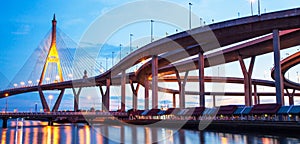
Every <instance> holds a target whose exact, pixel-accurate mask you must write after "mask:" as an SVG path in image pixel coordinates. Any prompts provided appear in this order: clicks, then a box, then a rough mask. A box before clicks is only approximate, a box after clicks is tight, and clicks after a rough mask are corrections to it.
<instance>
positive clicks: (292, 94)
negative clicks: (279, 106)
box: [285, 89, 296, 106]
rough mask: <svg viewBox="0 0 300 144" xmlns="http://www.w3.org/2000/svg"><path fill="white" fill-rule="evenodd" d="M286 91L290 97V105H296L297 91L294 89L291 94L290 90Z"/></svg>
mask: <svg viewBox="0 0 300 144" xmlns="http://www.w3.org/2000/svg"><path fill="white" fill-rule="evenodd" d="M285 90H286V93H287V94H288V97H289V105H290V106H291V105H294V95H295V91H296V90H295V89H293V92H292V93H290V92H289V90H288V89H285Z"/></svg>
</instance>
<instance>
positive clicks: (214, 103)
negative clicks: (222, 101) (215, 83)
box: [212, 95, 216, 107]
mask: <svg viewBox="0 0 300 144" xmlns="http://www.w3.org/2000/svg"><path fill="white" fill-rule="evenodd" d="M212 101H213V107H216V96H215V95H213V96H212Z"/></svg>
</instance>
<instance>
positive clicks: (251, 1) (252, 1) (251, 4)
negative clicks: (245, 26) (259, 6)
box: [250, 0, 255, 16]
mask: <svg viewBox="0 0 300 144" xmlns="http://www.w3.org/2000/svg"><path fill="white" fill-rule="evenodd" d="M254 1H255V0H250V6H251V15H252V16H253V3H254Z"/></svg>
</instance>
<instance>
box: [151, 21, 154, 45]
mask: <svg viewBox="0 0 300 144" xmlns="http://www.w3.org/2000/svg"><path fill="white" fill-rule="evenodd" d="M153 22H154V20H150V23H151V41H150V42H153Z"/></svg>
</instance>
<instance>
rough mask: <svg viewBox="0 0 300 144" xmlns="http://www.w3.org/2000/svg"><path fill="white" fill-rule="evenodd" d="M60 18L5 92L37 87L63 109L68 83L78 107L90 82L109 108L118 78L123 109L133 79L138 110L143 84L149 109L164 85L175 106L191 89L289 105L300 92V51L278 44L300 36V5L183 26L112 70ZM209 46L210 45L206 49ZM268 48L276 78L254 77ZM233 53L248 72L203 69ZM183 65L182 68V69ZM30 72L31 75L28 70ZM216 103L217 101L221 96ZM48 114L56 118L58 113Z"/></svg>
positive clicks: (287, 43) (230, 58)
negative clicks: (296, 75) (299, 76)
mask: <svg viewBox="0 0 300 144" xmlns="http://www.w3.org/2000/svg"><path fill="white" fill-rule="evenodd" d="M56 24H57V21H56V18H55V15H54V17H53V20H52V29H51V31H50V32H49V34H48V35H47V36H46V38H45V39H44V41H43V42H42V43H41V44H40V46H39V47H38V48H37V50H36V51H35V52H34V53H33V54H32V55H31V56H30V59H29V60H28V61H27V62H26V64H25V65H24V67H23V68H22V70H21V71H20V73H19V74H17V76H16V78H15V79H14V80H12V81H11V83H10V86H9V88H8V89H5V90H2V91H0V98H5V97H11V96H15V95H18V94H22V93H28V92H38V94H39V97H40V100H41V103H42V106H43V110H44V112H57V111H58V109H59V106H60V104H61V100H62V97H63V96H64V92H65V90H66V89H72V92H73V95H74V112H77V111H78V110H79V101H80V100H79V95H80V93H81V90H82V89H84V88H86V87H99V90H100V93H101V97H102V99H101V102H102V111H103V112H109V111H110V87H111V86H112V85H118V86H121V93H120V95H121V102H120V103H121V108H120V111H121V112H125V107H126V105H125V100H126V88H125V86H126V84H129V85H130V87H131V90H132V93H133V103H132V109H133V110H137V101H138V91H139V88H140V87H141V86H143V87H144V89H145V91H144V99H145V101H144V105H145V106H144V107H145V109H150V108H152V109H157V108H158V92H159V91H161V92H166V93H171V94H173V107H174V108H175V107H176V98H177V95H178V98H179V108H181V109H183V108H185V107H186V106H185V95H187V94H189V95H197V96H199V106H200V107H205V96H207V95H210V96H213V97H215V96H220V95H223V96H244V100H245V105H246V106H253V105H258V104H260V97H261V96H275V97H276V104H278V105H280V106H282V105H284V96H288V98H289V104H290V105H294V99H293V98H294V96H300V93H296V90H300V87H299V86H300V85H299V84H298V83H295V82H291V81H290V80H288V78H285V77H284V76H283V74H284V73H285V72H286V71H287V70H288V69H289V68H291V67H292V66H294V65H296V64H298V63H299V58H298V57H299V56H300V53H299V52H297V53H295V54H293V55H291V56H289V57H287V58H286V59H284V60H282V61H281V60H280V50H283V49H288V48H291V47H294V46H298V45H299V44H300V41H299V37H300V9H299V8H297V9H291V10H285V11H279V12H273V13H267V14H262V15H258V16H251V17H245V18H239V19H234V20H229V21H224V22H220V23H214V24H211V25H209V26H201V27H198V28H194V29H191V30H188V31H183V32H180V33H177V34H174V35H171V36H168V37H166V38H162V39H160V40H157V41H154V42H152V43H149V44H147V45H145V46H143V47H141V48H139V49H137V50H135V51H133V52H132V53H130V54H129V55H128V56H126V57H125V58H123V59H121V60H120V61H119V62H118V63H117V64H115V65H114V66H112V67H111V68H110V69H108V70H106V71H104V68H103V66H102V64H101V63H99V62H98V61H97V59H96V58H95V57H94V56H93V55H94V54H91V53H88V52H86V51H85V50H84V49H79V50H78V49H77V50H76V49H75V48H76V44H75V43H74V42H73V41H72V40H71V39H70V38H69V37H68V36H66V35H65V34H64V33H63V32H61V31H60V30H58V29H57V28H56ZM208 27H209V29H208ZM210 32H212V33H213V34H214V36H213V37H214V39H217V40H218V44H216V43H215V41H214V40H213V38H212V36H210V35H209V33H210ZM226 46H227V48H226V49H222V50H219V48H220V47H226ZM75 50H76V51H75ZM211 51H212V52H211ZM75 52H80V56H77V55H76V56H77V57H75ZM207 52H210V53H208V54H207ZM267 53H273V54H274V60H273V61H274V68H273V70H272V73H271V75H272V78H273V79H274V81H271V80H262V79H253V78H252V73H253V67H254V65H255V61H256V57H258V56H260V55H263V54H267ZM247 58H250V64H249V68H247V67H246V64H245V62H244V59H247ZM234 61H238V62H239V64H240V67H241V70H242V73H243V76H244V77H243V78H237V77H217V76H205V73H204V69H205V68H208V67H212V66H217V65H221V64H224V63H230V62H234ZM137 64H141V66H140V67H139V68H138V69H137V71H135V72H130V73H126V70H128V69H130V68H131V67H134V66H136V65H137ZM91 67H92V68H93V70H92V71H95V72H96V73H95V74H94V75H92V73H91V75H88V73H87V70H86V69H88V68H91ZM193 70H198V76H189V71H193ZM23 72H24V73H23ZM26 72H27V73H26ZM182 73H183V74H184V76H181V75H180V74H182ZM26 76H28V77H27V78H24V77H26ZM20 77H22V79H23V80H24V79H27V83H28V84H29V85H27V86H25V83H26V81H21V82H20V81H19V80H20ZM127 78H128V79H127ZM162 81H163V82H176V83H178V89H171V88H167V87H160V86H158V83H159V82H162ZM187 82H197V83H199V89H198V90H196V91H189V90H186V88H185V85H186V83H187ZM209 82H213V83H237V84H243V85H244V92H230V91H228V92H227V91H226V92H217V91H212V92H208V91H205V83H209ZM258 85H260V86H268V87H275V89H276V91H273V92H257V86H258ZM46 90H59V91H60V94H59V96H58V98H57V100H56V102H55V104H54V106H53V108H52V109H51V110H50V107H49V105H48V103H47V101H46V99H45V95H44V91H46ZM150 90H151V92H152V93H151V94H152V96H151V99H152V103H151V107H150V106H149V104H150V101H149V99H150V98H149V97H150V95H149V91H150ZM284 90H286V93H285V92H284ZM289 90H292V92H289ZM213 103H214V106H215V99H214V102H213ZM11 115H12V116H14V115H18V114H11ZM49 115H51V120H52V119H53V114H51V113H50V114H49ZM120 115H123V114H122V113H121V114H120ZM56 116H57V115H56ZM0 117H1V118H2V119H3V120H7V118H8V117H9V116H8V115H0ZM46 118H47V117H46ZM4 127H5V126H4Z"/></svg>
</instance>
